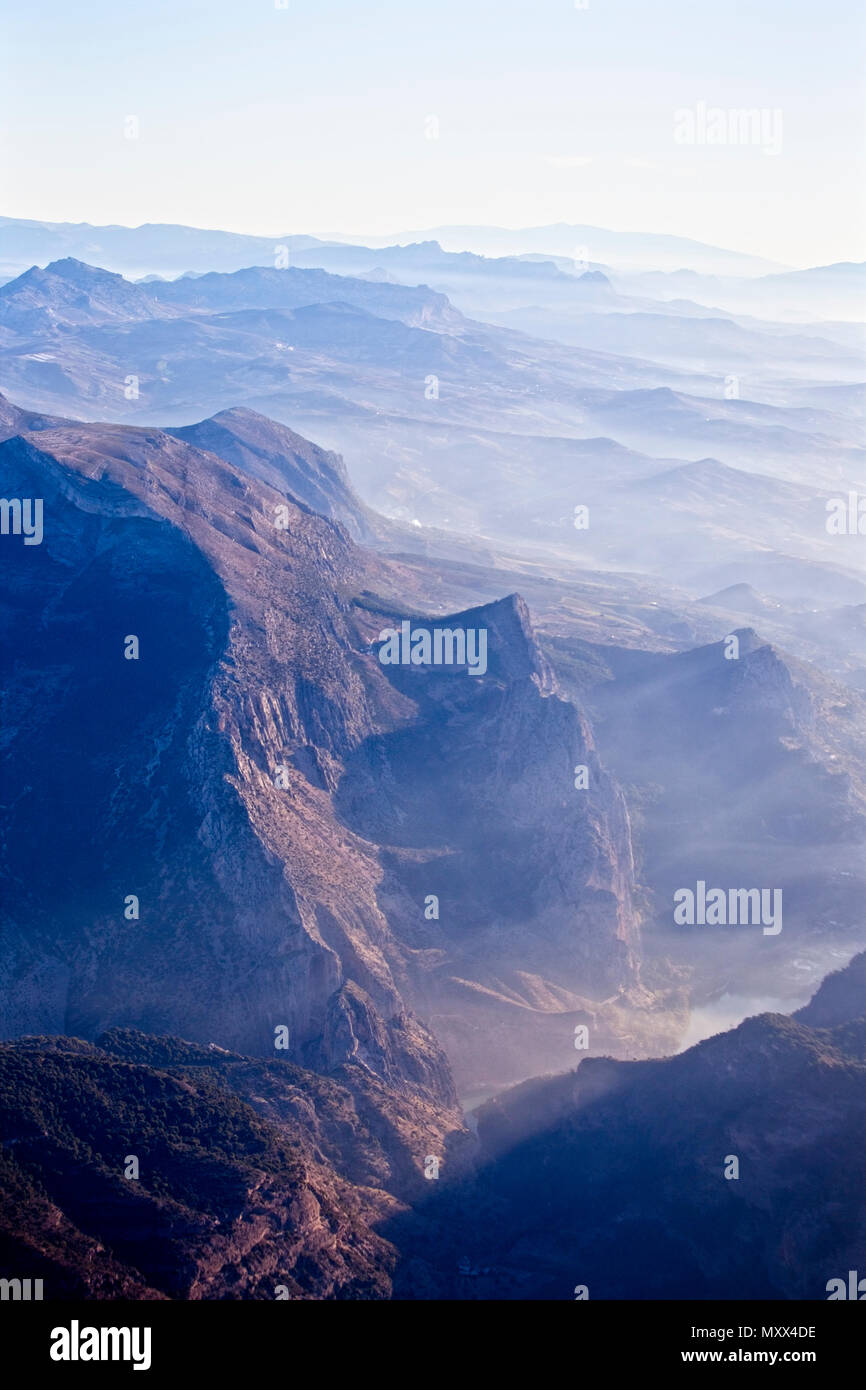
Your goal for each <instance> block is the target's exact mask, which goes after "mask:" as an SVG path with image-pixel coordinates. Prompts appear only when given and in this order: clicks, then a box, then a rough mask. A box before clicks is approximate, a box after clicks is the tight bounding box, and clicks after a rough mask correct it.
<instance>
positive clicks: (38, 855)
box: [0, 415, 638, 1128]
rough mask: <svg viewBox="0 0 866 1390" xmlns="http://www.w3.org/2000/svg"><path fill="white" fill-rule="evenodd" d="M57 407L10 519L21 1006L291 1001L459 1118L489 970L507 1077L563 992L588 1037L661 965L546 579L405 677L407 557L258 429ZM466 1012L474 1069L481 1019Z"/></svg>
mask: <svg viewBox="0 0 866 1390" xmlns="http://www.w3.org/2000/svg"><path fill="white" fill-rule="evenodd" d="M27 423H28V421H27V420H26V419H25V420H21V419H20V418H17V417H15V416H14V415H12V416H11V418H10V425H9V427H10V428H14V427H15V426H16V425H18V427H19V428H20V427H21V425H22V424H24V425H26V424H27ZM38 424H39V426H40V427H39V428H38V430H37V431H36V432H28V433H25V434H23V435H18V436H15V437H13V438H10V439H8V440H7V441H6V443H4V444H3V445H2V446H0V470H2V473H0V476H2V479H3V491H4V493H5V494H6V495H7V496H13V497H14V496H17V497H38V498H41V499H43V506H44V518H45V521H44V539H43V542H42V544H41V545H38V546H25V545H24V544H23V541H22V538H21V537H18V536H11V535H10V536H4V537H3V539H2V543H3V545H4V547H5V548H6V550H7V559H8V565H7V573H8V576H9V580H8V585H7V598H6V604H5V606H4V608H3V610H2V613H0V623H2V629H3V631H2V637H3V642H2V650H3V664H4V670H3V677H4V692H5V693H4V696H3V707H2V728H3V735H4V740H5V752H6V777H7V785H8V787H9V788H10V795H8V796H6V797H4V800H3V805H2V809H0V819H2V830H3V839H4V844H5V857H4V861H3V866H2V867H3V876H4V880H5V882H4V889H5V891H4V893H3V903H4V909H3V914H4V915H3V922H2V931H3V943H4V951H3V960H2V966H0V1026H2V1031H3V1033H4V1034H5V1036H7V1037H8V1036H14V1035H16V1034H19V1033H22V1032H41V1033H51V1032H56V1033H61V1032H74V1033H76V1034H79V1035H81V1036H85V1037H90V1038H93V1037H95V1036H96V1035H97V1034H98V1033H99V1032H100V1031H101V1030H103V1029H105V1028H109V1027H112V1026H115V1025H123V1026H135V1027H139V1028H141V1029H143V1030H146V1031H151V1032H165V1031H172V1032H176V1033H178V1034H182V1035H185V1036H187V1037H189V1038H191V1039H193V1040H197V1041H203V1042H205V1041H216V1042H219V1043H220V1044H221V1045H223V1046H228V1047H232V1048H238V1049H241V1050H243V1051H245V1052H247V1053H252V1054H255V1055H267V1054H268V1053H272V1052H273V1048H274V1040H275V1036H276V1030H278V1029H281V1028H285V1029H287V1030H288V1040H289V1049H290V1055H291V1056H292V1057H293V1058H294V1059H296V1060H298V1061H300V1062H303V1063H305V1064H307V1065H310V1066H313V1067H315V1068H317V1069H320V1070H323V1071H328V1070H332V1069H334V1068H336V1067H339V1066H340V1065H342V1064H343V1063H346V1062H352V1063H354V1064H356V1065H357V1066H359V1067H361V1068H366V1070H367V1071H368V1072H369V1074H370V1075H371V1076H375V1077H376V1078H378V1080H379V1081H381V1082H382V1083H383V1084H387V1085H388V1086H391V1087H394V1088H397V1089H400V1088H401V1087H403V1088H407V1089H408V1090H409V1091H411V1092H412V1093H413V1094H417V1095H419V1096H423V1097H427V1098H428V1099H430V1100H431V1101H434V1102H435V1103H436V1104H437V1105H439V1106H440V1108H442V1115H443V1116H444V1117H446V1118H444V1119H443V1120H442V1125H443V1127H445V1128H447V1124H448V1123H452V1124H454V1123H457V1121H456V1118H455V1112H454V1111H453V1108H452V1107H453V1104H454V1090H453V1086H452V1082H451V1079H450V1072H449V1067H448V1064H447V1063H446V1061H445V1058H444V1057H443V1054H442V1052H441V1050H440V1047H439V1044H438V1043H437V1042H436V1041H435V1040H434V1037H433V1035H432V1034H431V1033H430V1031H429V1030H428V1028H427V1027H425V1024H424V1023H422V1022H421V1021H420V1020H421V1019H426V1020H427V1022H428V1023H430V1022H431V1021H432V1022H433V1024H434V1028H438V1024H439V1021H440V1020H442V1021H443V1022H444V1015H445V1014H446V1013H448V1012H451V1005H452V1003H453V1001H454V1000H455V999H457V998H458V997H459V996H461V995H464V994H466V993H467V991H468V994H469V997H470V1000H472V1001H478V1000H480V1001H481V1003H482V1005H483V1007H482V1014H484V1015H485V1016H489V1015H490V1007H489V1005H490V1003H491V1001H492V1007H493V1010H494V1014H496V1015H497V1016H498V1018H499V1024H498V1026H500V1027H501V1028H502V1029H503V1030H504V1033H505V1041H506V1050H507V1048H508V1047H510V1049H511V1051H510V1054H509V1057H510V1060H509V1061H508V1063H507V1064H506V1065H504V1066H503V1067H502V1068H500V1073H498V1074H501V1076H502V1079H503V1080H509V1079H513V1078H514V1076H515V1075H524V1074H525V1073H526V1071H527V1070H531V1066H532V1063H531V1061H529V1060H528V1058H527V1057H526V1056H521V1053H522V1051H523V1049H524V1047H525V1045H526V1037H527V1036H530V1035H531V1034H532V1030H533V1028H534V1027H536V1025H537V1024H538V1023H539V1020H540V1021H541V1023H540V1026H541V1027H542V1030H543V1029H544V1028H545V1027H546V1026H547V1025H548V1024H549V1023H550V1020H551V1019H552V1018H555V1019H556V1024H555V1027H556V1030H557V1041H556V1044H555V1047H556V1051H557V1055H561V1054H560V1049H561V1048H563V1047H564V1048H565V1051H566V1055H565V1056H563V1058H562V1061H563V1062H566V1063H567V1061H568V1060H570V1057H569V1055H568V1049H569V1048H570V1045H571V1033H572V1024H571V1022H570V1020H569V1019H568V1017H567V1015H568V1013H569V1011H574V1010H575V1009H576V1008H584V1007H591V1006H592V1001H593V1000H596V1001H598V1000H599V999H601V998H603V997H605V996H606V995H609V994H617V993H618V992H620V991H621V990H623V989H626V988H628V987H630V986H633V985H635V983H636V979H637V951H638V944H637V929H636V916H635V913H634V910H633V907H632V904H631V898H630V892H631V861H630V844H629V835H628V825H627V819H626V817H625V813H624V810H623V807H622V803H621V799H620V798H619V796H618V793H617V792H616V790H615V788H613V786H612V784H611V783H610V781H609V779H608V778H607V777H606V776H605V774H604V773H603V771H602V769H601V768H600V766H599V764H598V759H597V757H596V755H595V752H594V749H593V748H592V741H591V737H590V735H589V731H588V728H587V726H586V724H585V721H584V720H583V719H582V717H581V716H580V715H579V714H578V713H577V711H576V710H575V709H574V707H573V706H571V705H569V704H567V703H566V702H565V701H563V700H562V699H560V698H559V696H558V694H557V692H556V689H555V687H554V684H553V682H552V678H551V676H550V672H549V671H548V670H547V668H546V666H545V665H544V663H543V661H542V660H541V658H540V656H539V654H538V652H537V649H536V648H535V645H534V642H533V639H532V636H531V633H530V631H529V626H528V617H527V614H526V611H525V608H524V607H523V605H522V604H521V603H520V602H519V601H518V600H516V599H511V600H508V601H506V602H503V603H502V604H499V605H492V606H490V608H489V609H488V610H483V611H482V610H479V612H478V613H476V614H474V615H473V614H467V615H463V620H464V621H465V623H476V624H480V623H485V624H488V626H489V634H490V666H489V671H488V673H487V674H486V675H485V676H484V677H483V678H481V679H478V678H475V677H471V676H467V675H466V674H465V673H464V674H462V675H461V674H459V673H458V674H456V676H455V673H449V674H448V675H444V676H443V675H442V674H441V673H439V674H437V673H436V672H435V671H431V672H430V673H427V674H421V675H420V676H419V677H418V679H416V675H417V673H415V672H414V671H413V672H412V673H411V674H410V678H409V680H408V682H403V681H402V680H401V678H400V677H399V675H394V673H393V671H391V672H390V674H389V670H388V668H386V667H385V666H383V665H382V663H381V662H380V661H379V660H378V658H377V652H376V649H375V646H374V645H372V644H371V638H372V637H375V632H374V631H373V629H374V628H375V627H376V624H377V623H378V622H379V621H380V614H379V612H378V610H379V609H381V608H382V605H383V603H384V602H393V599H392V598H391V599H388V600H383V599H381V598H380V599H374V598H372V597H371V595H372V594H374V593H379V594H380V595H382V594H386V595H393V594H395V593H398V592H400V590H401V586H402V583H403V578H404V576H403V572H402V570H401V567H400V566H399V564H395V563H392V562H389V561H386V560H384V559H382V558H380V557H376V556H374V555H373V554H372V553H371V552H368V551H365V550H363V549H361V548H359V547H358V546H356V545H354V544H353V543H352V541H351V539H350V537H349V535H348V534H347V532H346V531H345V530H344V529H343V527H342V526H341V524H340V523H339V522H335V521H331V520H328V519H325V518H323V517H320V516H318V515H316V514H315V513H314V512H313V511H312V510H311V509H310V507H309V506H308V505H306V504H303V503H301V502H300V501H298V500H296V499H295V498H294V497H293V496H292V495H290V494H289V493H288V492H287V491H285V490H282V491H277V490H276V489H275V488H274V487H273V486H272V484H271V482H269V481H267V480H265V479H262V478H258V477H253V476H251V475H250V473H249V472H247V471H245V469H244V467H242V466H241V465H242V464H243V465H246V466H249V467H252V465H251V464H250V460H249V458H248V456H247V454H246V453H244V452H243V451H242V452H241V454H239V456H238V457H239V462H231V461H227V460H226V459H223V458H219V457H217V456H216V455H215V454H213V453H209V452H206V451H204V450H202V449H201V448H198V447H196V446H194V445H193V444H191V443H190V442H188V441H187V440H186V439H183V438H178V437H175V436H172V435H168V434H165V433H162V432H161V431H159V430H137V429H130V428H125V427H121V426H105V425H79V424H72V423H68V422H57V423H56V424H55V425H54V426H52V425H51V422H50V421H47V420H44V419H43V420H41V421H39V422H38ZM219 429H220V422H216V423H215V424H214V423H213V422H211V424H210V426H209V427H208V430H206V431H205V433H206V434H207V437H208V439H211V437H212V435H213V433H214V431H218V430H219ZM232 437H233V445H232V447H233V448H234V447H235V445H237V437H236V435H235V434H234V432H233V435H232ZM250 442H251V441H250V440H248V441H247V444H250ZM252 442H254V441H252ZM237 447H238V448H241V446H240V445H238V446H237ZM244 447H246V446H244ZM313 449H314V446H309V450H313ZM303 452H304V451H303V450H301V448H300V447H298V448H297V449H296V454H297V455H299V456H300V455H302V454H303ZM301 461H302V462H303V459H301ZM297 462H298V461H297V459H296V460H295V463H294V464H293V463H292V461H291V460H290V459H287V460H286V461H285V465H284V467H285V469H286V470H288V469H290V468H291V467H294V466H295V465H297ZM307 463H308V464H310V465H311V466H312V465H313V464H315V466H316V468H318V469H319V470H320V472H319V476H320V477H323V476H324V473H325V464H326V463H327V459H325V460H324V462H323V459H322V458H320V457H318V456H316V455H315V454H313V453H310V452H309V451H307ZM329 466H330V465H329ZM269 467H270V465H269ZM268 476H269V477H273V478H274V481H278V478H277V476H276V475H275V474H270V473H269V474H268ZM284 476H285V474H284ZM339 482H340V475H339V471H338V470H336V468H332V471H331V473H330V475H329V485H330V486H332V487H333V489H335V490H336V489H337V488H338V485H339ZM364 594H366V595H367V597H366V598H360V597H359V596H361V595H364ZM377 630H378V629H377ZM132 639H135V643H134V644H133V645H134V646H135V650H134V651H130V643H131V641H132ZM136 644H137V645H136ZM136 652H137V655H136ZM127 654H129V655H130V656H131V657H132V658H133V659H127ZM578 763H581V764H585V765H586V766H587V768H588V769H589V779H590V780H589V788H588V790H583V791H577V790H575V789H574V787H573V769H574V768H575V766H576V765H577V764H578ZM47 845H50V846H51V853H50V855H49V854H47V853H46V846H47ZM422 890H423V893H422ZM428 893H433V894H438V896H439V897H440V900H441V902H442V904H443V909H444V910H443V913H442V914H441V916H440V918H439V922H440V924H441V925H440V926H439V927H436V925H435V923H428V921H427V920H426V919H425V916H424V897H425V896H426V895H427V894H428ZM419 895H420V896H419ZM457 903H459V904H460V907H459V912H457V911H455V904H457ZM433 933H435V935H431V934H433ZM440 977H441V980H443V981H445V984H444V986H441V985H440ZM582 1016H583V1015H581V1017H582ZM515 1017H517V1018H518V1019H519V1022H518V1023H517V1024H516V1025H515V1023H514V1019H515ZM527 1029H528V1030H529V1033H528V1034H527V1033H526V1030H527ZM473 1032H474V1033H475V1037H473V1036H471V1034H472V1033H473ZM443 1033H447V1034H448V1044H449V1050H450V1051H451V1055H452V1059H454V1058H455V1057H456V1056H457V1053H458V1052H460V1053H462V1056H461V1057H460V1058H459V1059H458V1060H459V1063H460V1065H461V1066H462V1067H463V1075H464V1076H466V1077H471V1078H473V1079H474V1077H475V1075H477V1069H475V1063H474V1062H471V1061H469V1060H468V1059H469V1058H471V1055H472V1049H473V1046H474V1045H475V1043H476V1042H478V1041H479V1039H480V1037H481V1034H482V1033H483V1028H482V1027H481V1026H479V1025H473V1027H472V1028H470V1030H469V1033H470V1036H467V1035H466V1034H465V1033H464V1035H463V1036H460V1035H459V1030H457V1031H455V1030H454V1029H451V1030H450V1031H449V1029H448V1028H447V1026H444V1027H443ZM521 1034H523V1035H525V1036H524V1037H523V1040H521ZM560 1034H561V1036H560ZM509 1039H510V1042H509ZM546 1047H547V1043H544V1044H543V1046H542V1051H544V1049H545V1048H546ZM545 1055H547V1054H545ZM464 1059H467V1060H465V1061H464ZM484 1065H485V1068H486V1065H487V1062H486V1060H485V1064H484ZM513 1065H517V1066H518V1067H519V1070H517V1071H516V1072H515V1071H514V1070H513V1069H511V1068H512V1066H513ZM447 1116H450V1117H451V1118H450V1120H449V1119H447Z"/></svg>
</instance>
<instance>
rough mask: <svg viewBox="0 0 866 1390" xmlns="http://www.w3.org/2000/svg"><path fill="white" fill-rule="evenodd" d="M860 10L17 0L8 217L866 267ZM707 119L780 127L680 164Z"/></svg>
mask: <svg viewBox="0 0 866 1390" xmlns="http://www.w3.org/2000/svg"><path fill="white" fill-rule="evenodd" d="M277 3H281V0H277ZM5 8H6V9H7V10H9V9H11V6H10V5H9V0H6V3H5ZM864 13H866V10H864V6H863V4H862V0H822V3H820V4H817V3H815V0H742V3H741V0H726V3H724V4H713V3H712V0H656V3H653V4H651V3H648V2H647V0H644V3H641V0H589V4H588V8H586V9H580V8H577V7H576V6H575V4H574V0H525V3H516V2H515V0H435V3H433V0H430V3H428V2H427V0H372V3H369V4H363V3H360V2H359V0H286V6H285V8H277V5H276V4H275V0H149V3H146V4H141V5H135V4H122V3H119V0H79V3H76V4H70V3H69V0H63V3H60V0H40V3H38V4H31V5H29V6H26V5H21V4H19V5H17V6H16V8H15V12H14V13H7V14H6V15H5V17H4V19H3V39H2V44H3V51H2V56H0V92H2V95H0V184H2V188H3V191H4V198H3V205H2V208H0V211H2V212H3V213H4V214H5V215H7V216H12V217H31V218H37V219H45V220H51V221H88V222H95V223H105V222H119V223H125V224H129V225H137V224H138V223H141V222H185V223H191V224H193V225H196V226H208V227H223V228H227V229H230V230H234V231H243V232H260V233H264V234H267V235H272V234H273V235H276V234H279V233H289V232H312V233H318V234H327V233H356V232H358V233H363V232H369V233H370V234H371V235H372V234H381V235H384V234H386V233H389V232H391V231H401V230H406V229H412V228H421V227H425V226H433V225H436V224H438V223H444V222H477V223H496V224H500V225H506V226H526V225H533V224H539V223H545V222H554V221H569V222H584V223H590V224H594V225H598V226H605V227H612V228H615V229H619V230H629V231H658V232H672V233H676V234H678V235H683V236H692V237H695V238H697V239H699V240H701V241H707V242H711V243H713V244H716V245H721V246H728V247H732V248H734V249H737V250H743V251H749V252H755V253H759V254H761V255H764V256H767V257H770V258H772V259H775V260H781V261H785V262H788V263H791V264H820V263H825V262H828V261H834V260H860V259H863V230H864V220H866V199H864V192H863V190H864V189H866V167H864V166H866V161H864V150H866V120H864V97H866V87H864V78H863V72H864V60H866V38H864V35H866V20H864ZM701 102H703V103H706V105H707V106H708V107H717V108H721V109H722V110H724V111H728V110H730V109H737V108H746V107H751V108H760V109H766V111H767V112H768V113H772V112H776V111H780V112H781V120H782V124H781V127H778V126H776V127H775V130H776V132H777V133H778V131H779V130H781V136H782V138H781V150H780V152H779V153H777V154H772V153H768V152H767V151H766V150H765V149H764V148H762V146H761V144H732V143H726V144H712V145H711V144H707V143H699V140H700V128H699V127H698V126H696V127H695V130H696V136H695V139H696V143H693V144H682V143H677V141H676V140H675V139H674V112H675V111H677V110H691V111H696V110H697V107H698V103H701ZM130 116H134V117H136V118H137V120H138V122H139V130H140V133H139V135H138V138H137V139H129V138H127V137H126V135H125V133H124V131H125V122H126V118H127V117H130ZM430 117H435V118H436V119H437V121H438V139H431V138H428V137H429V136H430V135H431V134H433V133H435V126H434V124H433V123H432V122H431V121H430V120H429V118H430ZM767 119H768V121H769V120H770V119H771V117H770V116H769V115H768V118H767ZM126 128H127V129H129V128H130V127H128V126H127V127H126ZM767 130H768V131H769V130H770V126H769V125H768V126H767ZM767 143H768V142H767V141H764V144H767ZM776 143H778V141H776Z"/></svg>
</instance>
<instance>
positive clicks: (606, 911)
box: [338, 595, 639, 1088]
mask: <svg viewBox="0 0 866 1390" xmlns="http://www.w3.org/2000/svg"><path fill="white" fill-rule="evenodd" d="M359 621H361V623H362V626H363V628H364V630H365V631H366V632H367V635H368V637H369V639H370V640H372V641H373V642H374V644H376V638H377V637H378V634H379V632H380V631H387V630H389V629H392V628H394V627H395V626H396V627H397V628H399V627H400V623H401V621H403V618H402V615H400V614H396V615H395V614H394V613H393V612H391V613H390V614H388V613H385V612H378V613H371V612H368V611H367V612H364V611H362V613H361V617H360V619H359ZM425 621H426V622H427V623H428V626H430V627H431V631H432V630H433V628H438V629H440V630H443V629H444V630H459V631H467V632H472V631H477V632H484V633H485V634H486V641H487V669H486V670H485V671H484V672H483V673H479V674H472V673H470V672H469V670H468V669H465V668H464V669H449V668H448V667H447V666H445V665H442V666H435V665H432V666H423V665H419V666H412V665H408V666H404V665H391V664H389V665H387V666H385V668H384V669H385V670H386V672H387V673H388V676H389V679H390V680H391V682H392V684H393V686H394V687H395V689H396V690H397V691H399V692H400V694H401V696H402V697H403V698H404V700H405V701H406V702H407V706H406V713H405V715H404V717H403V718H402V719H401V720H400V722H399V723H398V724H397V725H396V726H395V727H394V728H393V729H391V730H390V731H388V732H386V733H382V734H376V735H374V736H373V737H372V738H369V739H367V740H365V741H364V742H363V743H362V744H361V745H360V746H359V747H358V749H357V750H356V751H355V752H354V753H353V755H352V757H351V758H350V759H349V760H348V762H347V766H346V774H345V777H344V778H343V780H342V782H341V783H340V787H339V789H338V806H339V808H340V811H341V814H342V815H343V817H344V818H345V820H346V821H347V823H348V824H349V825H351V826H353V827H354V828H357V829H358V830H359V831H361V829H363V833H364V835H365V836H366V837H368V838H370V839H374V840H375V841H376V843H377V844H378V845H380V846H381V853H382V857H383V862H384V864H385V866H386V869H387V874H386V877H385V879H384V881H383V884H382V888H381V892H380V901H382V903H383V906H384V907H385V910H386V912H387V915H388V917H389V920H391V921H392V922H394V923H395V931H396V933H397V935H398V937H399V939H400V941H401V943H402V944H403V947H404V949H405V955H404V961H405V969H406V973H407V976H408V980H409V987H410V988H411V990H412V994H413V998H415V999H417V1001H418V1007H419V1008H420V1009H421V1011H422V1013H423V1014H424V1016H425V1017H429V1018H430V1020H431V1022H432V1025H433V1027H434V1030H435V1031H436V1033H437V1035H438V1036H440V1037H442V1038H443V1040H445V1043H446V1047H447V1049H448V1051H449V1054H450V1056H451V1057H452V1060H453V1061H454V1064H455V1066H456V1067H457V1070H458V1075H459V1076H460V1079H461V1081H462V1083H463V1085H464V1086H465V1087H468V1088H477V1086H478V1085H479V1083H483V1082H484V1081H485V1080H486V1081H497V1080H504V1079H506V1078H507V1077H508V1076H512V1077H513V1076H515V1075H520V1074H521V1071H522V1070H524V1069H537V1070H545V1069H551V1068H552V1069H561V1068H562V1067H563V1066H567V1065H568V1063H569V1061H570V1060H571V1054H572V1053H573V1044H574V1027H575V1023H576V1022H589V1021H590V1018H591V1019H592V1022H593V1023H595V1022H597V1019H596V1009H597V1006H598V1004H599V1003H600V1002H601V1001H605V1000H606V1001H608V1002H610V1001H611V1000H612V999H615V998H617V997H622V996H623V994H624V993H625V992H626V991H629V990H632V991H634V993H635V994H638V993H639V990H638V984H639V979H638V960H639V932H638V918H637V912H636V909H635V906H634V903H633V900H632V886H633V864H632V858H631V839H630V831H629V825H628V816H627V812H626V810H625V805H624V802H623V799H622V796H621V794H620V792H619V790H618V788H617V787H616V786H615V784H614V783H613V782H612V780H611V779H610V777H609V776H608V774H607V773H606V772H605V770H604V769H603V768H602V766H601V764H600V762H599V759H598V756H597V753H596V750H595V746H594V742H593V739H592V734H591V731H590V729H589V726H588V724H587V721H586V719H585V718H584V717H583V716H582V715H581V714H580V713H579V711H578V710H577V709H576V708H575V706H574V705H572V704H570V703H568V702H567V701H565V700H564V699H563V698H562V697H561V695H560V692H559V690H558V687H557V685H556V681H555V679H554V676H553V673H552V672H551V670H550V668H549V666H548V664H547V662H546V661H545V660H544V658H543V657H542V655H541V653H540V652H539V650H538V647H537V645H536V643H535V639H534V637H533V635H532V630H531V626H530V620H529V614H528V611H527V608H526V605H525V603H524V602H523V601H522V600H521V599H520V598H519V597H517V596H516V595H512V596H511V597H509V598H507V599H503V600H501V601H499V602H497V603H492V604H487V605H484V606H482V607H480V608H476V609H470V610H468V611H466V612H463V613H458V614H451V615H448V616H439V617H437V618H436V620H435V624H432V623H431V620H425ZM376 645H377V649H378V644H376ZM576 774H577V775H576ZM576 783H579V784H580V785H576ZM521 1059H522V1061H521Z"/></svg>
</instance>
